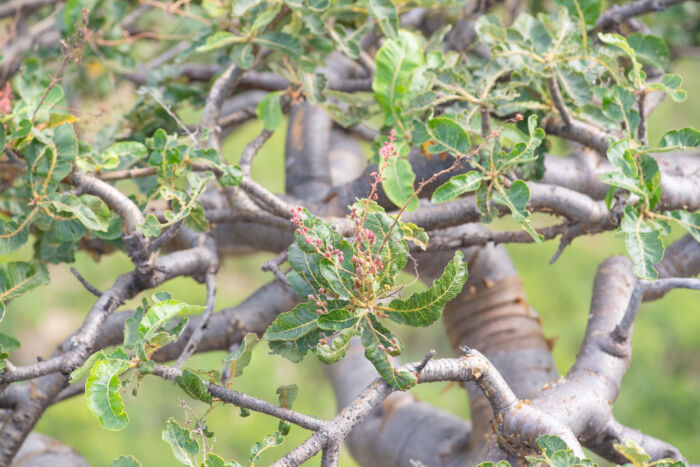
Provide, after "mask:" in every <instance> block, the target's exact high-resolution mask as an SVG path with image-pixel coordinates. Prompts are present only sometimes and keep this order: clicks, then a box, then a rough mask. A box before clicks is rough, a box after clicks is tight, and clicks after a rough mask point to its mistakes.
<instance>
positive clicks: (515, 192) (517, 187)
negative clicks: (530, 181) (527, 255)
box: [493, 180, 542, 243]
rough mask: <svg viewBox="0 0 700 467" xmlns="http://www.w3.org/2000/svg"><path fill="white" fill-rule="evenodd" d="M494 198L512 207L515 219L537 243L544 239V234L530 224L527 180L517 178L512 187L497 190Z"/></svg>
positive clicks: (509, 207)
mask: <svg viewBox="0 0 700 467" xmlns="http://www.w3.org/2000/svg"><path fill="white" fill-rule="evenodd" d="M493 200H494V201H495V202H497V203H499V204H502V205H504V206H506V207H508V209H510V212H511V214H512V215H513V219H515V221H516V222H518V223H519V224H520V225H521V226H522V227H523V229H525V231H526V232H527V233H529V234H530V236H531V237H532V238H533V239H534V240H535V243H540V242H541V241H542V236H541V235H540V234H538V233H537V232H536V231H535V229H533V228H532V226H531V225H530V218H529V217H530V213H528V212H527V203H528V202H529V201H530V189H529V188H528V187H527V184H526V183H525V182H523V181H522V180H516V181H514V182H513V183H512V184H511V186H510V188H508V189H503V191H502V192H501V191H495V192H494V194H493Z"/></svg>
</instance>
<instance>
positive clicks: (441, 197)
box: [430, 170, 486, 203]
mask: <svg viewBox="0 0 700 467" xmlns="http://www.w3.org/2000/svg"><path fill="white" fill-rule="evenodd" d="M484 178H486V177H485V175H484V174H483V173H481V172H479V171H477V170H472V171H470V172H467V173H465V174H460V175H455V176H454V177H452V178H450V179H449V180H448V181H447V182H445V183H443V184H442V185H440V186H439V187H438V188H437V190H435V192H434V193H433V196H432V198H431V199H430V201H432V202H433V203H445V202H447V201H451V200H453V199H455V198H457V197H459V196H461V195H463V194H464V193H468V192H470V191H474V190H476V189H478V188H479V185H480V184H481V182H482V180H484Z"/></svg>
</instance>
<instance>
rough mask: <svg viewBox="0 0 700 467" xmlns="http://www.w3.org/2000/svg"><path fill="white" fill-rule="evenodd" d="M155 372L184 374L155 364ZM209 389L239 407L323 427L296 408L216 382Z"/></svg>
mask: <svg viewBox="0 0 700 467" xmlns="http://www.w3.org/2000/svg"><path fill="white" fill-rule="evenodd" d="M153 374H154V375H155V376H159V377H161V378H163V379H167V380H169V381H175V380H177V377H178V376H181V375H182V372H181V371H180V370H178V369H177V368H170V367H167V366H162V365H155V366H154V367H153ZM207 390H208V391H209V393H210V394H211V395H212V396H213V397H216V398H217V399H221V400H222V401H224V402H228V403H229V404H234V405H236V406H238V407H245V408H247V409H250V410H253V411H255V412H260V413H264V414H267V415H272V416H273V417H277V418H279V419H281V420H286V421H288V422H291V423H294V424H295V425H299V426H300V427H302V428H306V429H307V430H313V431H316V430H319V429H321V427H322V422H321V421H320V420H318V419H316V418H313V417H309V416H308V415H304V414H302V413H299V412H295V411H294V410H290V409H285V408H284V407H279V406H276V405H274V404H270V403H269V402H266V401H264V400H261V399H258V398H256V397H253V396H249V395H248V394H244V393H242V392H238V391H233V390H231V389H228V388H225V387H222V386H219V385H216V384H214V383H208V384H207Z"/></svg>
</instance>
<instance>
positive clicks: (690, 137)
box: [659, 128, 700, 151]
mask: <svg viewBox="0 0 700 467" xmlns="http://www.w3.org/2000/svg"><path fill="white" fill-rule="evenodd" d="M698 146H700V131H698V130H696V129H695V128H683V129H682V130H671V131H668V132H666V134H665V135H664V136H663V137H662V138H661V141H660V142H659V147H660V148H662V149H664V150H667V151H669V150H673V151H675V150H677V149H679V150H682V149H690V148H695V147H698Z"/></svg>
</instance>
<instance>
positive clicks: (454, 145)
mask: <svg viewBox="0 0 700 467" xmlns="http://www.w3.org/2000/svg"><path fill="white" fill-rule="evenodd" d="M425 129H426V131H427V133H428V135H429V136H430V139H431V143H432V144H430V145H429V146H428V150H429V151H430V153H431V154H439V153H441V152H445V151H448V152H449V153H450V154H452V155H453V156H455V157H459V156H464V155H465V154H467V153H468V152H469V148H470V145H471V142H470V141H469V134H467V131H466V130H465V129H464V128H463V127H462V125H460V124H459V123H457V122H456V121H454V120H453V119H452V118H450V117H446V116H443V117H435V118H431V119H430V121H429V122H428V125H427V126H426V127H425Z"/></svg>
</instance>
